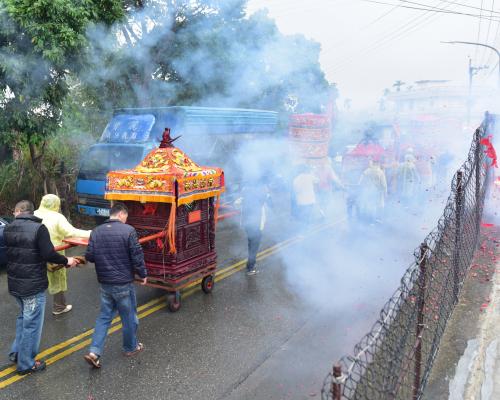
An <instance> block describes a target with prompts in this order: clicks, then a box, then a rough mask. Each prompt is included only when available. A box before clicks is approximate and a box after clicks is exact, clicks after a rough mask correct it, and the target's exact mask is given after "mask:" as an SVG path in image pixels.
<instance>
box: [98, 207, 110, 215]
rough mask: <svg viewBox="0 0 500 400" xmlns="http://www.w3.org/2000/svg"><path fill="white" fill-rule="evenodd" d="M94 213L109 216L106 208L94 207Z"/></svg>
mask: <svg viewBox="0 0 500 400" xmlns="http://www.w3.org/2000/svg"><path fill="white" fill-rule="evenodd" d="M95 213H96V214H97V215H99V216H101V217H109V210H108V209H107V208H96V209H95Z"/></svg>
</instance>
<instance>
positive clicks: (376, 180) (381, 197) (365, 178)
mask: <svg viewBox="0 0 500 400" xmlns="http://www.w3.org/2000/svg"><path fill="white" fill-rule="evenodd" d="M359 190H360V196H359V203H360V204H359V206H360V211H361V213H362V215H363V217H365V218H366V219H367V220H368V221H370V222H378V221H379V220H380V218H381V217H382V212H383V210H384V207H385V198H386V196H387V179H386V177H385V173H384V171H383V169H382V168H381V167H380V164H379V162H378V161H376V160H370V164H369V166H368V168H367V169H365V171H364V172H363V175H361V179H360V180H359Z"/></svg>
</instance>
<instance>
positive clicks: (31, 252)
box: [4, 200, 77, 375]
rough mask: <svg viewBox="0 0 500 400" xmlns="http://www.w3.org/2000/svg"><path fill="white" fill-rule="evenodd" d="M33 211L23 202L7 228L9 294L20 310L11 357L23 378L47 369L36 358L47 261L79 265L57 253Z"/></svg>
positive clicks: (41, 321) (29, 202)
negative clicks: (14, 299) (28, 374)
mask: <svg viewBox="0 0 500 400" xmlns="http://www.w3.org/2000/svg"><path fill="white" fill-rule="evenodd" d="M34 210H35V207H34V205H33V203H32V202H31V201H28V200H23V201H20V202H19V203H17V204H16V207H15V209H14V216H15V217H16V218H15V220H14V222H12V223H11V224H9V225H7V226H6V227H5V228H4V241H5V246H6V247H7V281H8V287H9V293H10V294H11V295H12V296H14V297H15V298H16V301H17V302H18V304H19V306H20V307H21V313H20V314H19V316H18V317H17V321H16V338H15V339H14V343H13V344H12V348H11V351H10V354H9V358H10V360H11V361H12V362H17V371H18V373H20V374H23V375H24V374H27V373H30V372H38V371H42V370H43V369H45V362H44V361H39V360H35V357H36V355H37V354H38V350H39V348H40V339H41V336H42V328H43V317H44V313H45V290H46V289H47V287H48V284H49V283H48V279H47V262H50V263H54V264H63V265H66V266H74V265H76V264H77V262H76V261H75V260H74V259H73V258H72V257H68V258H66V257H65V256H63V255H61V254H59V253H57V252H56V251H55V250H54V246H53V245H52V242H51V241H50V235H49V231H48V230H47V228H46V227H45V226H44V225H42V223H41V222H42V220H41V219H39V218H37V217H35V216H34V215H33V211H34Z"/></svg>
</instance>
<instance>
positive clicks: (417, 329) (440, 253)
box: [321, 113, 495, 400]
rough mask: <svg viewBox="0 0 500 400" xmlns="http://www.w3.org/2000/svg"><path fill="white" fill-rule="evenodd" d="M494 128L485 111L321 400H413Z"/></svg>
mask: <svg viewBox="0 0 500 400" xmlns="http://www.w3.org/2000/svg"><path fill="white" fill-rule="evenodd" d="M494 122H495V119H494V118H493V116H491V115H489V114H488V113H486V116H485V120H484V121H483V123H482V124H481V126H480V127H479V128H478V129H477V130H476V131H475V133H474V138H473V141H472V145H471V148H470V150H469V154H468V157H467V160H466V161H465V162H464V163H463V164H462V166H461V167H460V169H459V170H458V171H457V172H456V173H455V175H454V177H453V180H452V184H451V193H450V195H449V197H448V200H447V203H446V206H445V209H444V212H443V214H442V216H441V218H440V219H439V221H438V224H437V226H436V228H435V229H434V230H432V231H431V233H429V235H427V237H426V238H425V239H424V241H423V243H422V244H421V245H420V246H419V247H418V248H417V249H416V251H415V261H414V262H413V263H412V264H411V265H410V267H409V268H408V269H407V270H406V273H405V274H404V276H403V278H402V279H401V284H400V286H399V288H398V289H397V290H396V292H395V293H394V294H393V296H392V297H391V298H390V300H389V301H388V302H387V303H386V304H385V306H384V307H383V309H382V311H381V312H380V317H379V319H378V320H377V322H376V323H375V324H374V326H373V328H372V330H371V331H370V332H369V333H368V334H367V335H365V336H364V337H363V338H362V339H361V341H360V342H359V343H358V344H357V345H356V346H355V348H354V354H353V355H350V356H345V357H343V358H342V359H341V360H340V361H339V362H338V363H337V364H336V365H335V366H334V367H333V369H332V371H331V372H330V373H329V374H328V376H327V377H326V378H325V381H324V385H323V389H322V392H321V394H322V399H334V400H341V399H356V400H361V399H366V400H378V399H381V400H382V399H383V400H393V399H394V400H395V399H404V400H408V399H413V400H417V399H420V398H421V396H422V393H423V390H424V388H425V386H426V383H427V380H428V378H429V374H430V371H431V368H432V364H433V362H434V359H435V357H436V354H437V350H438V348H439V343H440V340H441V337H442V335H443V332H444V329H445V326H446V323H447V321H448V319H449V317H450V316H451V313H452V311H453V309H454V307H455V305H456V303H457V301H458V297H459V294H460V290H461V288H462V285H463V283H464V280H465V277H466V274H467V271H468V269H469V266H470V264H471V261H472V258H473V255H474V252H475V250H476V246H477V243H478V239H479V231H480V226H481V217H482V213H483V206H484V199H485V193H486V187H487V183H488V175H489V171H490V169H489V163H488V158H487V157H486V155H485V152H484V148H483V146H482V144H481V140H482V139H483V138H485V137H486V136H487V134H488V133H489V132H491V131H492V130H493V129H494Z"/></svg>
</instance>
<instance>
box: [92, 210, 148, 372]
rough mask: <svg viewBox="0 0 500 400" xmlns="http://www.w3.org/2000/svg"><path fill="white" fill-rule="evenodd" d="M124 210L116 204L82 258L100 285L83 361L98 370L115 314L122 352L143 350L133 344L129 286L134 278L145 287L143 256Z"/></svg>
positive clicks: (132, 299)
mask: <svg viewBox="0 0 500 400" xmlns="http://www.w3.org/2000/svg"><path fill="white" fill-rule="evenodd" d="M127 217H128V210H127V207H126V206H125V205H124V204H123V203H116V204H115V205H113V207H112V208H111V210H110V217H109V219H108V220H106V221H105V222H104V223H103V224H102V225H99V226H98V227H97V228H95V229H94V230H93V231H92V233H91V234H90V240H89V245H88V247H87V252H86V253H85V258H86V259H87V261H90V262H93V263H95V271H96V274H97V280H98V281H99V283H100V284H101V313H100V314H99V317H98V318H97V321H96V326H95V330H94V335H93V337H92V344H91V345H90V352H89V353H88V354H87V355H85V360H86V361H87V362H88V363H89V364H90V365H92V366H93V367H95V368H100V367H101V363H100V360H99V358H100V357H101V355H102V353H103V349H104V341H105V339H106V335H107V333H108V329H109V327H110V325H111V321H112V320H113V317H114V316H115V314H116V312H117V311H118V314H120V318H121V320H122V324H123V351H124V354H125V355H126V356H132V355H135V354H137V353H139V352H140V351H142V350H143V348H144V346H143V344H142V343H139V342H138V341H137V335H136V334H137V327H138V325H139V320H138V318H137V301H136V297H135V289H134V285H133V281H134V275H138V276H139V277H140V278H141V284H142V285H145V284H146V283H147V277H146V266H145V264H144V254H143V252H142V247H141V245H140V244H139V240H138V238H137V233H136V231H135V229H134V228H133V227H132V226H130V225H127V224H126V222H127Z"/></svg>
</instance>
